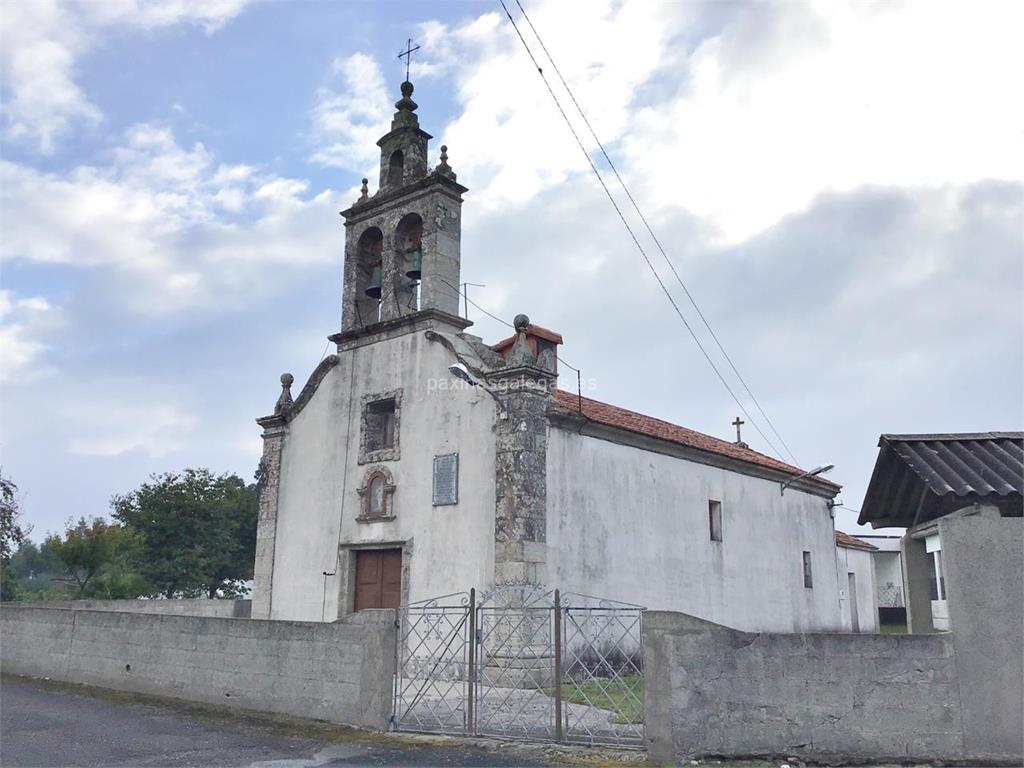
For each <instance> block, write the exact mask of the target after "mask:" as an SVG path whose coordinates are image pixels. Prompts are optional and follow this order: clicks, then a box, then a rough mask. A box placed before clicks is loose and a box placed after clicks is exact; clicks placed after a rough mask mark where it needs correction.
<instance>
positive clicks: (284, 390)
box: [274, 373, 295, 415]
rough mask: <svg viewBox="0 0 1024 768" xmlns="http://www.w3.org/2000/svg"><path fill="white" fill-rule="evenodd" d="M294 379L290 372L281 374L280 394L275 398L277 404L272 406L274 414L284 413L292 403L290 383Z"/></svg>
mask: <svg viewBox="0 0 1024 768" xmlns="http://www.w3.org/2000/svg"><path fill="white" fill-rule="evenodd" d="M294 381H295V377H294V376H292V375H291V374H290V373H282V374H281V396H280V397H279V398H277V404H276V405H275V406H274V414H275V415H276V414H279V413H284V412H285V411H287V410H288V409H289V408H290V407H291V404H292V389H291V388H292V383H293V382H294Z"/></svg>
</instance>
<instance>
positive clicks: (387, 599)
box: [353, 549, 402, 611]
mask: <svg viewBox="0 0 1024 768" xmlns="http://www.w3.org/2000/svg"><path fill="white" fill-rule="evenodd" d="M355 589H356V594H355V603H354V606H353V608H354V609H355V610H357V611H361V610H363V609H364V608H397V607H398V606H399V604H400V603H401V601H402V550H400V549H362V550H357V551H356V587H355Z"/></svg>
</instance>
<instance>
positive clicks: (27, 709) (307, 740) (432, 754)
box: [0, 677, 551, 768]
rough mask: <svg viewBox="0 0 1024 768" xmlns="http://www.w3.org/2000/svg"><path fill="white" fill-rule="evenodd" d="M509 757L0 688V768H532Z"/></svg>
mask: <svg viewBox="0 0 1024 768" xmlns="http://www.w3.org/2000/svg"><path fill="white" fill-rule="evenodd" d="M512 752H514V749H501V748H497V749H496V748H490V749H484V748H479V747H475V746H471V745H465V746H464V745H462V744H458V745H455V746H450V745H436V744H428V743H422V742H417V740H414V739H408V738H400V737H388V736H383V735H380V734H370V733H363V732H358V731H347V730H345V729H340V728H334V727H332V726H326V725H323V724H313V723H310V724H308V725H307V724H303V723H302V721H297V722H295V721H287V722H285V721H281V720H277V719H274V718H268V717H261V716H250V715H246V714H244V713H239V712H235V711H230V710H219V709H213V708H202V707H195V706H191V705H188V704H181V705H178V704H177V703H176V702H169V701H164V700H142V699H139V698H138V697H132V696H129V695H122V694H107V693H104V692H102V691H98V690H96V689H89V688H78V687H72V686H62V685H61V686H58V685H54V684H47V683H43V682H36V681H30V680H26V679H23V678H10V677H4V678H3V679H2V681H0V766H4V768H15V767H16V766H209V767H210V768H214V767H219V766H249V767H251V768H321V766H378V765H395V766H520V765H522V766H541V765H550V764H551V763H547V762H544V761H543V759H539V758H537V757H532V756H523V755H521V754H518V755H517V754H512Z"/></svg>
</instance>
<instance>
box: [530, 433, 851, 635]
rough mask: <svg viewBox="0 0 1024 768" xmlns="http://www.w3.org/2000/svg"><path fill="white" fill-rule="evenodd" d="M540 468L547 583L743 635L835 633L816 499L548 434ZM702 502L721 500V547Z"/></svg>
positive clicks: (823, 513)
mask: <svg viewBox="0 0 1024 768" xmlns="http://www.w3.org/2000/svg"><path fill="white" fill-rule="evenodd" d="M547 472H548V491H547V501H548V523H547V532H548V573H549V578H550V582H551V584H552V586H559V587H561V588H562V589H565V590H571V591H575V592H581V593H585V594H590V595H594V596H597V597H605V598H611V599H615V600H622V601H626V602H631V603H639V604H642V605H645V606H646V607H648V608H651V609H662V610H673V611H682V612H684V613H689V614H692V615H694V616H698V617H700V618H704V619H708V620H710V621H714V622H717V623H720V624H725V625H727V626H731V627H735V628H737V629H742V630H761V631H775V632H793V631H811V630H837V629H841V628H842V626H843V622H842V617H841V612H840V601H839V589H838V579H837V569H836V555H835V544H834V539H833V536H834V533H833V526H832V519H831V518H830V516H829V510H828V506H827V503H826V499H824V498H821V497H819V496H814V495H811V494H808V493H805V492H802V491H798V490H795V489H789V490H787V491H786V493H785V495H781V494H780V493H779V484H778V483H777V482H773V481H771V480H766V479H762V478H758V477H753V476H749V475H744V474H739V473H737V472H733V471H729V470H726V469H721V468H718V467H713V466H709V465H705V464H700V463H696V462H692V461H687V460H684V459H680V458H675V457H671V456H666V455H663V454H659V453H653V452H651V451H646V450H641V449H639V448H635V447H630V446H626V445H621V444H617V443H612V442H608V441H606V440H600V439H597V438H593V437H587V436H582V435H579V434H576V433H574V432H570V431H567V430H565V429H560V428H554V427H553V428H551V429H550V430H549V435H548V456H547ZM710 499H714V500H717V501H721V502H722V527H723V541H722V542H720V543H719V542H712V541H711V540H710V533H709V525H708V501H709V500H710ZM805 550H806V551H809V552H810V553H811V562H812V569H813V576H814V586H813V588H812V589H807V588H805V587H804V583H803V569H802V552H803V551H805ZM844 577H845V574H844Z"/></svg>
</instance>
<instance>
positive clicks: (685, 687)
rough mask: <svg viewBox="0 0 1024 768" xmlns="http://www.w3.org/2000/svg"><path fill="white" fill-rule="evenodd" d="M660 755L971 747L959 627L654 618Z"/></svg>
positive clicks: (951, 753)
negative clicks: (868, 630) (956, 644)
mask: <svg viewBox="0 0 1024 768" xmlns="http://www.w3.org/2000/svg"><path fill="white" fill-rule="evenodd" d="M644 644H645V648H644V664H645V668H644V677H645V680H646V691H645V697H646V699H645V711H646V714H647V739H648V750H649V757H650V759H651V760H653V761H655V762H663V761H669V760H672V759H681V758H690V757H695V756H710V755H729V756H769V755H778V756H791V755H792V756H798V757H804V758H809V759H814V760H823V761H841V760H858V761H863V760H869V761H873V760H891V761H894V762H897V761H906V760H929V759H955V758H958V757H966V756H968V755H965V752H964V739H963V730H962V724H961V709H960V699H959V690H958V685H957V676H956V664H955V660H954V652H953V638H952V637H951V636H950V635H920V636H918V635H841V634H758V633H745V632H739V631H736V630H732V629H729V628H727V627H723V626H720V625H717V624H712V623H710V622H706V621H702V620H700V619H696V618H694V617H691V616H687V615H686V614H681V613H672V612H667V611H649V612H647V614H646V616H645V618H644Z"/></svg>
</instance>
